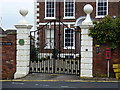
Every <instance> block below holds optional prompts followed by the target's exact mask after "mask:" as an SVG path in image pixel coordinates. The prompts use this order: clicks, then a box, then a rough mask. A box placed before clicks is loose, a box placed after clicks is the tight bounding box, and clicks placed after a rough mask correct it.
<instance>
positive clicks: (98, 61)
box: [93, 44, 120, 77]
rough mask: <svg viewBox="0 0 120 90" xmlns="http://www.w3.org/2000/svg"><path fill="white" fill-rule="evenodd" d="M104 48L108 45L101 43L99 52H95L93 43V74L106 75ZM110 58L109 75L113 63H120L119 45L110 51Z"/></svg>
mask: <svg viewBox="0 0 120 90" xmlns="http://www.w3.org/2000/svg"><path fill="white" fill-rule="evenodd" d="M106 48H109V45H106V44H104V45H101V46H100V49H99V50H100V52H99V53H98V54H97V53H96V44H94V52H93V55H94V58H93V73H94V75H96V74H97V75H105V74H106V75H107V60H106V59H105V51H106ZM111 56H112V58H111V60H110V76H111V77H113V76H114V73H113V69H112V64H113V63H120V46H119V48H117V49H115V50H112V51H111Z"/></svg>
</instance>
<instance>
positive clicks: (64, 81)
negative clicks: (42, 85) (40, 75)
mask: <svg viewBox="0 0 120 90" xmlns="http://www.w3.org/2000/svg"><path fill="white" fill-rule="evenodd" d="M17 81H19V82H61V81H63V82H120V81H119V80H118V81H117V80H116V81H104V80H103V81H102V80H0V82H17Z"/></svg>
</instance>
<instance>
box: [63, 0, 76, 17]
mask: <svg viewBox="0 0 120 90" xmlns="http://www.w3.org/2000/svg"><path fill="white" fill-rule="evenodd" d="M64 18H75V0H64Z"/></svg>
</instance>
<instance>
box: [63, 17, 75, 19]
mask: <svg viewBox="0 0 120 90" xmlns="http://www.w3.org/2000/svg"><path fill="white" fill-rule="evenodd" d="M63 19H75V17H64V18H63Z"/></svg>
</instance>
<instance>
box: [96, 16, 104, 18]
mask: <svg viewBox="0 0 120 90" xmlns="http://www.w3.org/2000/svg"><path fill="white" fill-rule="evenodd" d="M104 17H105V16H96V17H95V18H104Z"/></svg>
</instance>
